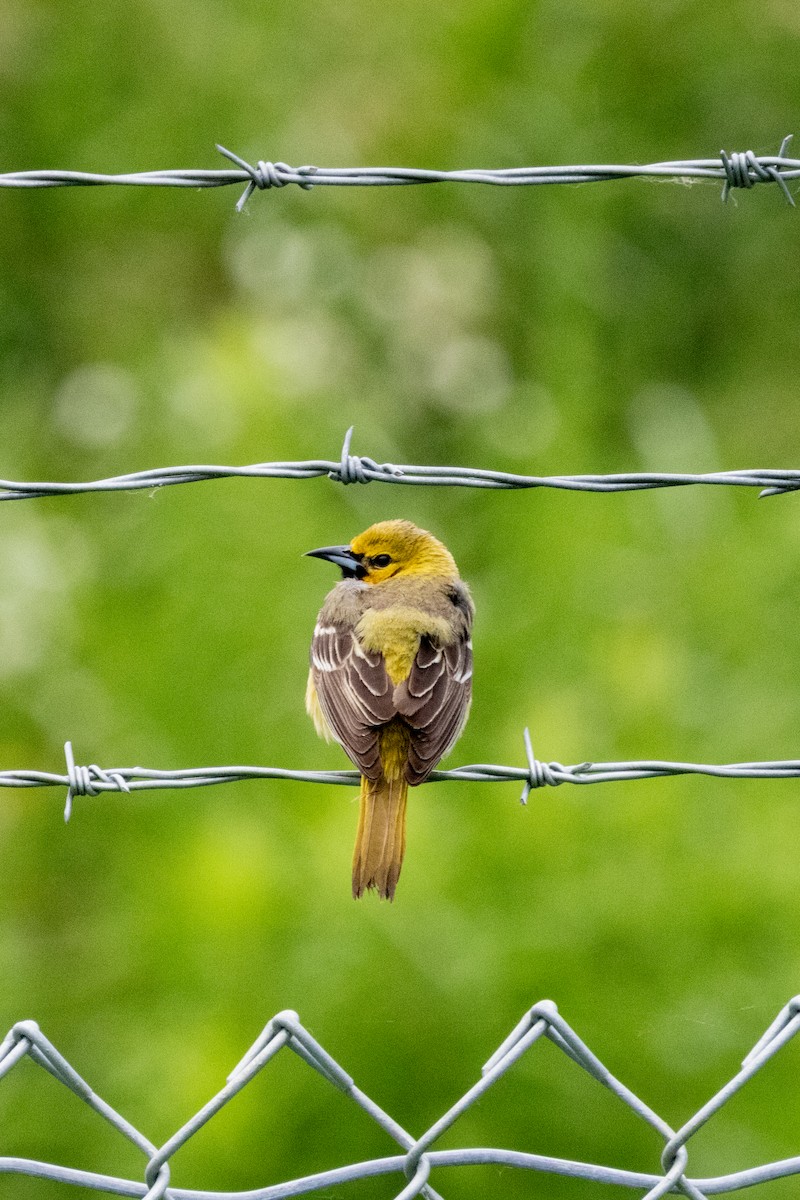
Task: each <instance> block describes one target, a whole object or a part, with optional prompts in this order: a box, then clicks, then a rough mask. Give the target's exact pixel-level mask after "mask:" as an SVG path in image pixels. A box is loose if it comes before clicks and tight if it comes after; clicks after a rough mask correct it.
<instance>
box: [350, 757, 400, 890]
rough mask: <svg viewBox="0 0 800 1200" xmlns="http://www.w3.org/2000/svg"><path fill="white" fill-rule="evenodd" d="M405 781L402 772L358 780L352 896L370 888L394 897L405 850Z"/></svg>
mask: <svg viewBox="0 0 800 1200" xmlns="http://www.w3.org/2000/svg"><path fill="white" fill-rule="evenodd" d="M407 796H408V783H407V781H406V780H405V779H404V778H403V777H402V775H395V776H394V778H391V779H387V778H386V776H385V775H381V777H380V778H379V779H364V778H362V780H361V799H360V803H359V811H358V832H357V834H356V846H355V851H354V853H353V896H354V897H355V898H356V899H358V897H359V896H361V895H363V893H364V892H365V891H368V890H369V889H370V888H374V889H375V891H376V892H377V893H378V895H379V896H381V897H382V898H383V899H385V900H392V899H393V898H394V889H395V888H396V887H397V880H398V879H399V878H400V868H401V867H402V865H403V855H404V854H405V850H406V798H407Z"/></svg>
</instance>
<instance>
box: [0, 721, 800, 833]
mask: <svg viewBox="0 0 800 1200" xmlns="http://www.w3.org/2000/svg"><path fill="white" fill-rule="evenodd" d="M523 737H524V743H525V755H526V758H527V764H526V766H524V767H512V766H501V765H498V764H496V763H472V764H470V765H468V766H463V767H453V768H452V769H451V770H449V771H433V772H432V773H431V774H430V776H429V777H428V780H427V781H426V782H429V783H447V782H460V783H514V782H516V783H522V785H523V787H522V794H521V796H520V803H521V804H527V802H528V797H529V796H530V793H531V791H533V790H534V789H536V788H541V787H560V785H561V784H562V783H575V784H581V785H584V784H590V783H626V782H628V781H631V780H637V779H663V778H667V777H670V776H676V775H707V776H713V777H715V778H718V779H800V759H796V758H794V759H778V760H771V761H765V762H740V763H717V764H714V763H689V762H668V761H665V760H662V759H639V760H634V761H629V762H582V763H577V764H575V765H573V766H564V764H563V763H560V762H540V761H539V759H537V758H536V756H535V755H534V753H533V747H532V745H531V738H530V732H529V731H528V730H527V729H526V730H525V731H524V735H523ZM64 756H65V758H66V766H67V770H66V774H60V773H57V772H53V771H38V770H5V771H0V787H8V788H31V787H62V788H63V787H65V788H66V789H67V797H66V802H65V805H64V820H65V821H69V819H70V817H71V816H72V806H73V801H74V800H75V797H76V796H99V795H100V794H101V793H103V792H126V793H131V792H140V791H158V790H162V789H180V788H195V787H214V786H217V785H219V784H223V783H244V782H246V781H249V780H256V779H262V780H265V779H284V780H289V781H291V782H294V783H314V784H333V785H334V786H341V787H354V786H355V787H357V786H358V783H359V781H360V778H361V777H360V775H359V773H358V771H355V770H342V771H304V770H293V769H290V768H288V767H251V766H221V767H178V768H175V769H174V770H155V769H153V768H151V767H113V768H111V769H104V768H103V767H100V766H98V765H97V763H92V764H91V765H89V766H86V767H84V766H78V765H76V763H75V756H74V754H73V751H72V743H71V742H66V743H65V745H64Z"/></svg>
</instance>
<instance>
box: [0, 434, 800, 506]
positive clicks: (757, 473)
mask: <svg viewBox="0 0 800 1200" xmlns="http://www.w3.org/2000/svg"><path fill="white" fill-rule="evenodd" d="M352 438H353V427H352V426H351V428H350V429H348V431H347V433H346V434H345V438H344V443H343V445H342V452H341V455H340V457H339V459H338V460H333V459H324V458H316V459H305V460H300V461H292V462H263V463H252V464H251V465H249V466H244V467H229V466H208V465H191V466H178V467H153V468H151V469H149V470H145V471H132V472H130V473H129V474H126V475H112V476H110V477H109V478H108V479H94V480H88V481H74V482H67V483H44V482H19V481H14V480H10V479H0V500H33V499H43V498H44V497H47V496H72V495H83V494H84V493H87V492H134V491H145V490H155V489H157V488H162V487H172V486H174V485H176V484H179V483H202V482H207V481H209V480H211V479H242V478H248V479H319V478H322V477H324V476H327V477H328V479H332V480H334V481H335V482H337V483H343V484H351V483H362V484H365V483H373V482H375V483H396V484H404V485H406V486H412V487H414V486H416V487H432V486H433V487H477V488H500V489H515V488H558V489H560V490H562V491H571V492H641V491H647V490H650V489H652V488H671V487H689V486H691V485H697V484H702V485H709V486H715V487H756V488H760V489H761V491H760V493H759V495H760V496H777V495H780V494H782V493H784V492H795V491H798V490H800V470H798V469H795V468H792V469H782V468H758V469H752V470H743V471H711V472H707V473H705V474H691V473H677V474H676V473H671V472H662V471H633V472H627V473H622V474H615V475H515V474H512V473H511V472H508V471H491V470H484V469H483V468H481V467H438V466H428V465H425V466H420V465H415V466H410V465H408V464H403V465H402V466H398V465H397V464H395V463H388V462H387V463H378V462H376V461H375V460H374V459H373V458H368V457H366V456H364V455H356V454H351V452H350V447H351V443H352Z"/></svg>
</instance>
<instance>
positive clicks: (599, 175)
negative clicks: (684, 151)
mask: <svg viewBox="0 0 800 1200" xmlns="http://www.w3.org/2000/svg"><path fill="white" fill-rule="evenodd" d="M791 140H792V135H791V134H789V136H788V137H785V138H784V139H783V142H782V143H781V148H780V150H779V151H778V153H777V154H763V155H756V154H754V153H753V151H752V150H745V151H735V152H734V153H732V154H727V153H726V152H725V151H724V150H720V152H719V155H718V157H716V158H698V159H685V160H684V159H681V160H676V161H671V162H660V163H647V164H645V165H641V164H636V163H628V164H625V165H622V166H611V165H601V166H597V165H588V166H586V165H584V166H556V167H508V168H504V169H501V170H493V169H490V170H484V169H481V170H466V171H425V170H418V169H416V168H411V167H312V166H305V167H290V166H288V164H287V163H284V162H257V163H256V164H255V166H254V165H253V164H252V163H249V162H247V161H246V160H245V159H243V158H240V157H239V155H238V154H233V153H232V151H230V150H226V149H225V148H224V147H223V146H219V145H218V146H217V150H218V151H219V153H220V154H222V155H224V156H225V158H227V159H229V161H230V162H232V163H234V164H235V166H236V168H237V169H234V170H231V169H228V170H205V169H202V168H200V169H197V170H195V169H191V168H190V169H181V170H164V171H141V172H137V173H135V174H126V175H103V174H97V173H95V172H91V171H48V170H45V171H9V172H7V173H6V174H4V175H0V187H7V188H41V187H105V186H109V185H117V186H123V187H189V188H208V187H227V186H228V185H229V184H242V183H244V184H246V185H247V186H246V188H245V191H244V193H243V195H242V197H241V199H240V200H239V202H238V204H237V205H236V208H237V210H239V211H241V210H242V208H243V207H244V205H245V204H246V203H247V201H248V200H249V198H250V196H251V195H252V193H253V192H254V191H256V190H259V191H269V190H270V189H272V188H283V187H286V186H287V185H288V184H296V185H297V186H298V187H301V188H303V189H304V190H305V191H310V190H311V189H312V188H315V187H396V186H401V185H408V184H419V183H483V184H494V185H495V186H502V187H509V186H510V187H519V186H540V185H542V184H557V183H598V182H603V181H606V182H607V181H609V180H612V179H631V178H634V177H644V178H650V179H664V178H672V179H682V180H689V179H711V180H720V181H722V185H723V186H722V199H723V200H727V198H728V196H729V195H730V192H731V189H732V188H752V187H755V185H756V184H757V183H777V184H778V186H779V187H780V189H781V191H782V192H783V195H784V197H785V199H786V200H787V201H788V203H789V204H791V205H792V206H794V200H793V198H792V194H791V192H790V191H789V187H788V184H787V180H793V179H797V178H800V160H799V159H795V158H787V157H786V150H787V148H788V146H789V143H790V142H791Z"/></svg>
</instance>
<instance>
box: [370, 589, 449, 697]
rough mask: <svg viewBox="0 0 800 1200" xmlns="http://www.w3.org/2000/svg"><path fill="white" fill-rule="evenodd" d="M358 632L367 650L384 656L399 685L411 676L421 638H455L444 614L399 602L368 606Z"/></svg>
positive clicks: (389, 670) (440, 640) (439, 640)
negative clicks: (440, 614)
mask: <svg viewBox="0 0 800 1200" xmlns="http://www.w3.org/2000/svg"><path fill="white" fill-rule="evenodd" d="M356 635H357V637H358V640H359V641H360V642H361V645H362V646H363V647H364V649H365V650H369V651H371V652H377V653H379V654H382V655H383V660H384V662H385V663H386V670H387V673H388V675H389V678H390V679H391V681H392V683H394V684H398V683H402V682H403V680H404V679H407V678H408V676H409V673H410V671H411V668H412V666H413V665H414V659H415V658H416V656H417V651H418V650H419V644H420V640H421V638H423V637H426V636H427V637H431V638H433V639H434V640H435V641H437V642H442V643H446V642H449V641H451V640H452V629H451V628H450V626H449V625H448V623H447V621H445V620H444V619H443V618H442V617H436V616H434V615H433V614H432V613H427V612H425V611H424V610H423V609H420V608H411V607H409V606H406V605H399V604H398V605H392V607H390V608H370V609H367V611H366V612H365V613H364V614H363V616H362V617H361V620H360V621H359V622H358V625H357V626H356Z"/></svg>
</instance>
